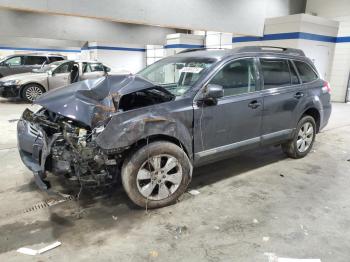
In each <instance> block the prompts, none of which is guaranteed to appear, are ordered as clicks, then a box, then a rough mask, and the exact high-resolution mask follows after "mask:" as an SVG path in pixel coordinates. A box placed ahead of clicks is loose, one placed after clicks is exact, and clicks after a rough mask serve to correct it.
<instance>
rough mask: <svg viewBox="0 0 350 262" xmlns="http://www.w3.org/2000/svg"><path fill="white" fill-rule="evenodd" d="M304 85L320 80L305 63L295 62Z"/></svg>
mask: <svg viewBox="0 0 350 262" xmlns="http://www.w3.org/2000/svg"><path fill="white" fill-rule="evenodd" d="M293 62H294V64H295V66H296V68H297V70H298V72H299V75H300V78H301V81H303V83H309V82H312V81H314V80H316V79H317V78H318V76H317V74H316V73H315V71H314V70H313V69H312V68H311V66H309V65H308V64H307V63H305V62H301V61H293Z"/></svg>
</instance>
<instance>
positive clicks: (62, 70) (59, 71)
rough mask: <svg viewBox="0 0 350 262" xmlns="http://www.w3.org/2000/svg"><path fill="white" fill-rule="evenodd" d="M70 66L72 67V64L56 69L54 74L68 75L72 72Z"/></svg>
mask: <svg viewBox="0 0 350 262" xmlns="http://www.w3.org/2000/svg"><path fill="white" fill-rule="evenodd" d="M72 66H73V63H65V64H63V65H60V66H59V67H57V68H56V70H55V71H54V73H55V74H63V73H69V72H70V71H71V70H72Z"/></svg>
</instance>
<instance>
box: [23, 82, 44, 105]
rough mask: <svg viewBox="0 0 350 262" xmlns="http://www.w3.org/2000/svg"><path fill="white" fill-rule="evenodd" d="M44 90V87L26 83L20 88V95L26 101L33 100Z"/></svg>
mask: <svg viewBox="0 0 350 262" xmlns="http://www.w3.org/2000/svg"><path fill="white" fill-rule="evenodd" d="M44 92H45V90H44V88H43V87H42V86H40V85H38V84H28V85H26V86H25V87H24V88H23V90H22V97H23V98H24V99H25V100H26V101H27V102H33V101H34V100H35V99H37V98H38V97H39V96H41V95H42V94H43V93H44Z"/></svg>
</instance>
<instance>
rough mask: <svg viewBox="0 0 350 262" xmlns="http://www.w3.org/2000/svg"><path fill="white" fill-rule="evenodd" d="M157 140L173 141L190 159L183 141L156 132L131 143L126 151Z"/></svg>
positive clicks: (190, 155) (190, 156) (190, 157)
mask: <svg viewBox="0 0 350 262" xmlns="http://www.w3.org/2000/svg"><path fill="white" fill-rule="evenodd" d="M159 141H165V142H170V143H173V144H175V145H177V146H179V147H180V148H181V149H182V150H183V151H184V152H185V153H186V155H187V157H188V158H189V159H190V160H192V154H191V153H190V152H189V149H188V148H187V147H186V146H185V145H184V143H183V142H181V141H180V140H179V139H178V138H176V137H174V136H170V135H166V134H157V135H150V136H147V137H145V138H142V139H140V140H138V141H137V142H135V143H134V144H132V145H131V146H130V148H129V149H128V151H129V152H130V151H134V150H136V149H138V148H140V147H142V146H145V145H147V144H148V143H152V142H159Z"/></svg>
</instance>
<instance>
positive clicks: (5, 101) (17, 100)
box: [0, 98, 30, 105]
mask: <svg viewBox="0 0 350 262" xmlns="http://www.w3.org/2000/svg"><path fill="white" fill-rule="evenodd" d="M0 104H28V105H30V103H29V102H26V101H24V100H23V99H21V98H0Z"/></svg>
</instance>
